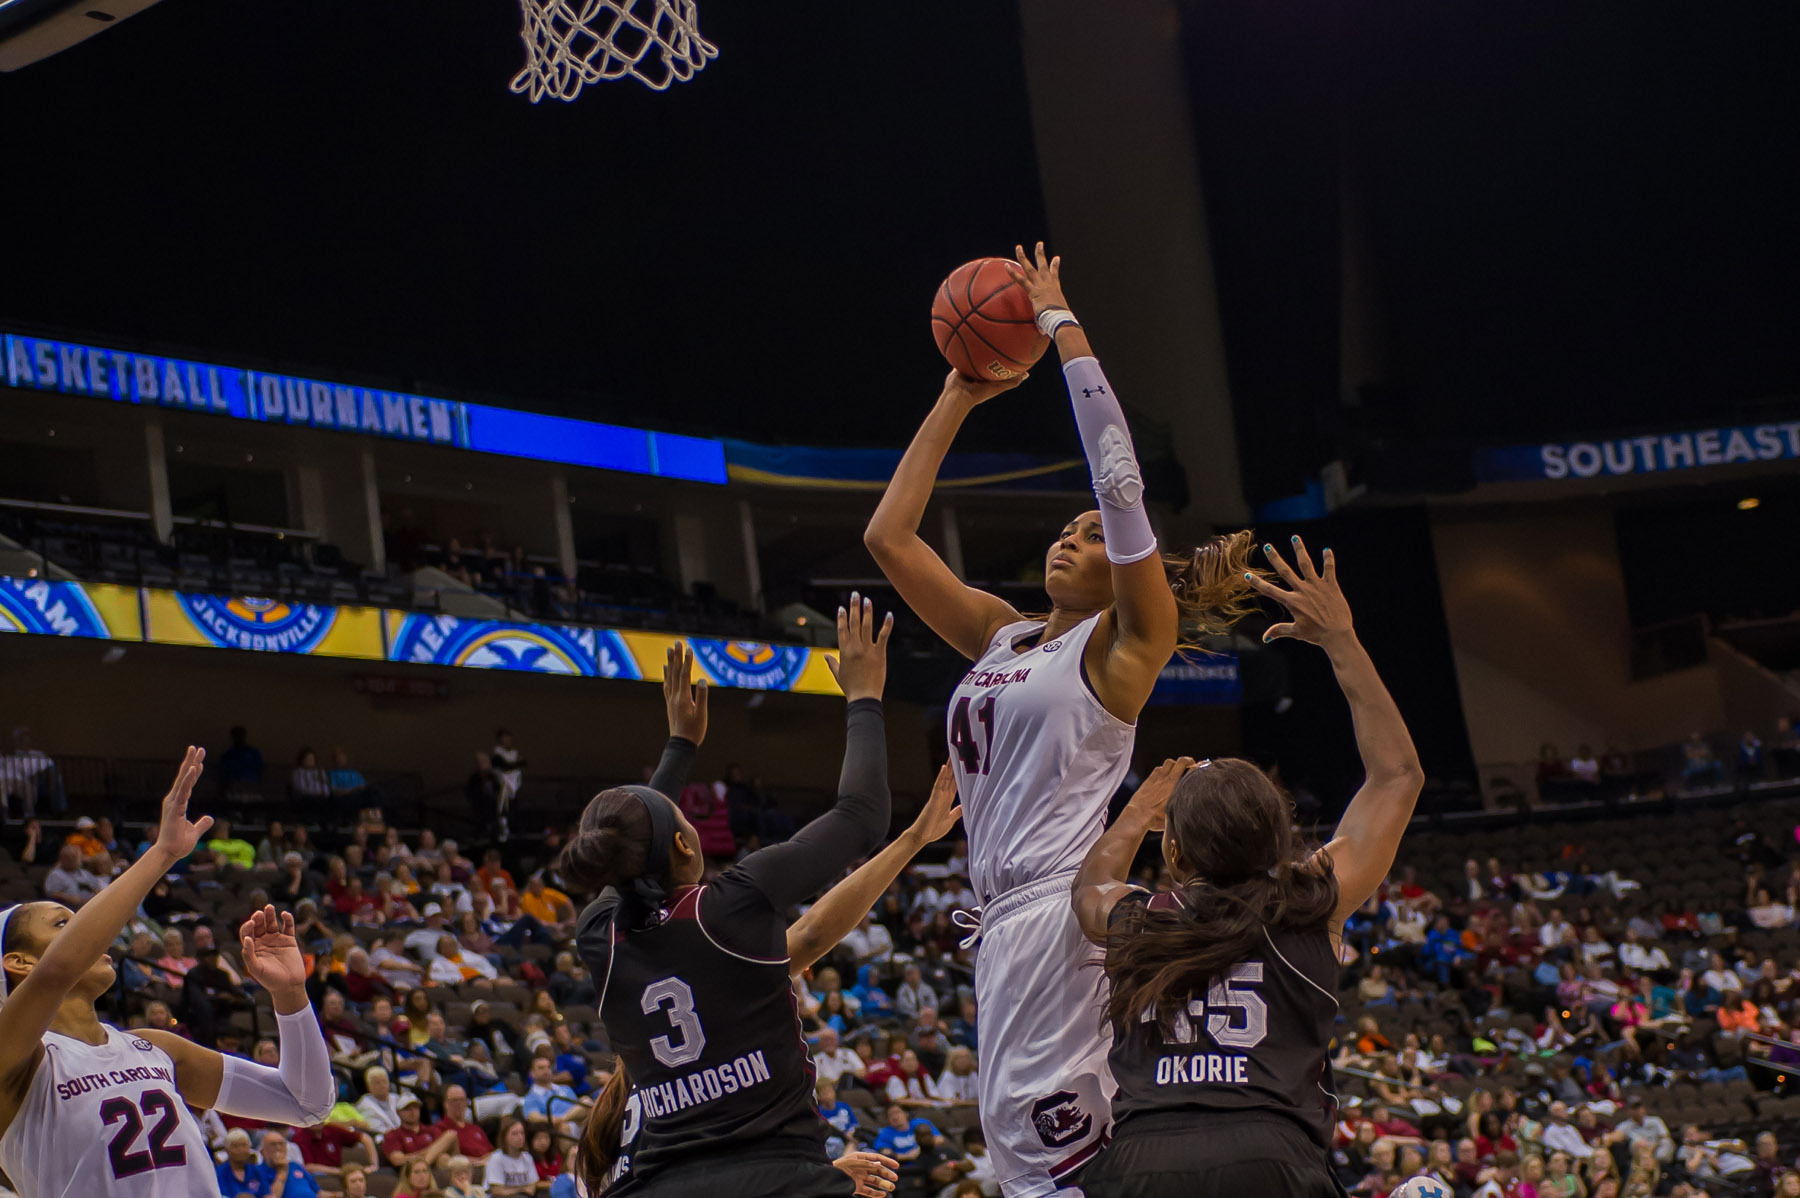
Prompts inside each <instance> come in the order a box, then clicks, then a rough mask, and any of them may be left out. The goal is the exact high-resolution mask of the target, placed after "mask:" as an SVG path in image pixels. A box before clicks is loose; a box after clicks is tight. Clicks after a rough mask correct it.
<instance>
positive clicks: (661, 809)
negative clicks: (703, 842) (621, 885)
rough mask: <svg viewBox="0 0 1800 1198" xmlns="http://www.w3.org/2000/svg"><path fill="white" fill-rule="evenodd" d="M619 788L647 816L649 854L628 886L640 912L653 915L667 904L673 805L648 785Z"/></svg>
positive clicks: (673, 838)
mask: <svg viewBox="0 0 1800 1198" xmlns="http://www.w3.org/2000/svg"><path fill="white" fill-rule="evenodd" d="M621 789H623V790H628V791H630V792H631V793H632V794H633V795H634V796H635V797H636V798H637V801H638V802H640V803H642V804H643V805H644V813H645V814H646V815H648V816H649V817H650V851H649V856H648V857H647V858H646V859H645V861H644V872H643V873H641V874H639V875H638V876H637V877H636V878H634V879H633V880H632V883H631V888H632V890H633V891H634V892H635V893H634V897H635V898H636V899H637V901H638V902H639V903H641V904H642V906H643V911H642V912H641V914H644V915H653V914H656V913H658V912H661V911H662V910H663V909H664V908H666V907H667V906H668V905H669V851H670V850H671V849H673V848H674V847H675V804H674V803H672V802H670V801H669V800H668V799H667V798H664V797H663V795H662V793H661V792H660V791H655V790H651V789H650V788H649V787H648V786H626V787H622V788H621ZM664 918H666V916H665V917H664ZM657 922H658V923H660V922H662V920H661V919H658V920H657Z"/></svg>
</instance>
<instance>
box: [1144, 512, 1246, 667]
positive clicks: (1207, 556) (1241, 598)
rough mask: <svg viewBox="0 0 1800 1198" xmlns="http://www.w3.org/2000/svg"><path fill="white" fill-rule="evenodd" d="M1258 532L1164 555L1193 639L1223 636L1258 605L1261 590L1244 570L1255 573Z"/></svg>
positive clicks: (1223, 537) (1186, 632)
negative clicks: (1254, 562)
mask: <svg viewBox="0 0 1800 1198" xmlns="http://www.w3.org/2000/svg"><path fill="white" fill-rule="evenodd" d="M1255 549H1256V534H1255V533H1254V532H1252V531H1250V530H1249V529H1247V528H1246V529H1243V530H1240V531H1238V532H1233V533H1224V534H1221V535H1219V536H1216V537H1212V538H1209V539H1208V540H1207V541H1206V543H1205V544H1203V545H1201V546H1199V547H1198V548H1197V549H1195V550H1193V551H1192V552H1191V553H1187V554H1164V555H1163V571H1164V572H1165V573H1166V574H1167V575H1168V577H1169V589H1170V590H1171V591H1174V592H1175V606H1176V607H1177V609H1179V610H1180V612H1181V626H1182V632H1183V633H1184V635H1185V636H1186V637H1187V638H1188V639H1189V640H1193V639H1196V638H1198V637H1206V636H1217V635H1219V634H1220V633H1224V632H1228V631H1230V629H1231V627H1232V625H1234V624H1236V623H1237V622H1238V621H1239V620H1241V619H1243V618H1244V617H1245V616H1246V615H1248V614H1250V612H1252V611H1254V610H1255V609H1256V592H1255V591H1253V590H1251V589H1250V584H1249V583H1248V582H1247V581H1245V579H1244V575H1245V574H1249V573H1254V572H1256V571H1255V568H1254V567H1253V566H1252V565H1251V554H1252V553H1253V552H1254V551H1255Z"/></svg>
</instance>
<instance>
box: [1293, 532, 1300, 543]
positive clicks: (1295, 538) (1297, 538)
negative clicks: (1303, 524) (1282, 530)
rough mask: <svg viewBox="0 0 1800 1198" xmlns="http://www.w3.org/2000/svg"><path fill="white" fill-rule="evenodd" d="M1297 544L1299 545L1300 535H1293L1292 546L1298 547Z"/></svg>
mask: <svg viewBox="0 0 1800 1198" xmlns="http://www.w3.org/2000/svg"><path fill="white" fill-rule="evenodd" d="M1299 543H1300V534H1299V533H1295V534H1294V544H1296V545H1298V544H1299Z"/></svg>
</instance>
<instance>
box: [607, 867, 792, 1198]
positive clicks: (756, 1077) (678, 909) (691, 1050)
mask: <svg viewBox="0 0 1800 1198" xmlns="http://www.w3.org/2000/svg"><path fill="white" fill-rule="evenodd" d="M732 880H733V879H732V878H731V875H730V874H729V873H728V874H727V875H726V876H725V877H724V878H721V879H720V881H719V882H718V883H715V884H714V885H713V886H699V887H694V888H692V889H689V890H686V891H681V892H678V893H677V896H676V899H675V901H674V902H673V904H672V905H671V906H670V908H669V918H668V920H667V922H665V923H662V924H660V925H658V926H656V927H650V928H641V929H632V930H630V931H627V930H625V929H624V928H623V927H621V926H620V925H619V924H614V925H613V927H612V933H613V935H612V944H611V950H610V952H606V951H605V950H604V948H602V946H599V945H595V944H594V943H593V942H592V933H590V932H588V930H587V929H585V928H584V929H583V934H582V938H581V951H582V956H583V958H584V959H586V960H588V961H589V964H590V968H594V967H595V966H599V967H600V968H599V969H596V971H595V976H596V977H597V978H602V979H604V980H603V982H602V989H601V992H600V1019H601V1022H603V1023H604V1024H605V1025H606V1033H607V1038H608V1039H609V1040H610V1041H611V1043H612V1045H613V1048H614V1050H615V1051H616V1052H617V1053H618V1054H619V1056H620V1058H621V1059H623V1060H624V1062H625V1065H626V1067H627V1069H628V1070H629V1071H630V1074H631V1083H632V1092H631V1096H630V1098H629V1100H628V1101H627V1105H626V1110H625V1126H624V1128H623V1129H622V1130H621V1133H620V1140H621V1146H622V1149H623V1160H622V1164H623V1166H624V1167H623V1168H622V1169H621V1170H620V1172H619V1180H618V1181H617V1182H616V1183H615V1184H614V1185H613V1186H612V1188H610V1189H608V1191H607V1193H608V1195H609V1196H610V1195H614V1194H619V1195H624V1194H631V1193H635V1192H637V1191H638V1189H639V1187H642V1186H646V1185H648V1184H649V1182H650V1181H651V1180H652V1179H653V1178H654V1177H655V1176H656V1175H657V1174H658V1173H659V1172H660V1171H662V1170H664V1169H667V1168H669V1167H670V1166H672V1165H681V1166H689V1165H694V1164H698V1163H702V1162H706V1161H708V1160H714V1161H716V1160H718V1158H720V1157H721V1156H735V1155H738V1154H750V1155H762V1154H769V1153H781V1152H784V1151H785V1152H787V1153H790V1154H795V1155H797V1156H800V1157H804V1158H808V1159H816V1160H817V1161H818V1162H819V1164H820V1165H821V1166H822V1167H823V1166H824V1165H825V1133H826V1130H827V1129H826V1124H825V1120H824V1117H823V1116H821V1115H820V1114H819V1112H818V1108H817V1107H816V1106H815V1104H814V1100H813V1070H812V1062H811V1059H810V1058H809V1057H808V1055H807V1052H806V1045H805V1041H804V1040H803V1039H802V1037H801V1032H800V1019H799V1012H798V1010H797V1008H796V1006H795V1003H794V991H793V987H792V985H791V984H790V983H789V981H788V963H787V960H786V958H785V956H783V957H776V956H774V955H771V956H769V957H767V958H756V957H752V956H747V955H744V954H742V953H739V952H736V951H733V950H732V949H727V948H725V947H723V946H722V945H721V944H720V940H727V941H729V942H731V943H734V944H735V943H740V942H741V941H740V940H739V939H738V938H734V937H730V936H726V935H724V934H723V929H721V928H710V927H709V926H708V925H706V924H703V923H702V922H701V908H702V905H703V904H704V906H705V907H706V909H707V911H708V913H709V915H711V916H712V917H713V918H722V916H721V914H720V908H721V907H723V906H725V905H726V903H728V902H729V901H730V900H728V899H724V897H723V895H721V896H717V897H718V898H719V899H720V901H716V902H712V901H706V900H707V892H708V891H709V890H711V889H716V888H718V887H719V886H721V885H722V886H725V887H727V888H729V887H730V886H731V884H732ZM762 914H763V915H764V918H765V919H766V920H767V921H768V922H769V923H770V925H771V930H772V933H773V939H774V944H771V946H770V947H771V948H772V949H773V948H774V946H775V945H776V944H785V932H784V931H783V929H782V926H781V922H780V920H779V918H778V917H777V916H776V914H775V913H774V912H773V911H769V910H767V907H766V904H764V905H763V913H762ZM727 922H728V923H729V922H731V921H727ZM715 936H717V937H718V938H717V939H715ZM602 955H603V956H605V957H606V958H607V959H606V960H595V959H594V958H595V957H596V956H602ZM722 1184H724V1183H722ZM725 1189H729V1185H728V1184H727V1185H725ZM721 1192H724V1191H721Z"/></svg>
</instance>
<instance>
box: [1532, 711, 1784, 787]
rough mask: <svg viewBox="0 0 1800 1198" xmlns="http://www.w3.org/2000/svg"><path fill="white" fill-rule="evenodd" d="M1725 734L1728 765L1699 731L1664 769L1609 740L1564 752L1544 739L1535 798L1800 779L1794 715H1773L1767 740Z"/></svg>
mask: <svg viewBox="0 0 1800 1198" xmlns="http://www.w3.org/2000/svg"><path fill="white" fill-rule="evenodd" d="M1729 739H1731V741H1732V743H1731V746H1730V751H1729V753H1728V754H1727V755H1726V756H1728V757H1729V759H1730V763H1731V764H1730V768H1729V769H1727V766H1726V761H1725V760H1723V759H1722V758H1721V755H1720V753H1719V751H1718V750H1717V749H1716V748H1715V746H1714V740H1713V738H1709V737H1707V736H1706V735H1704V734H1702V733H1700V732H1694V733H1692V734H1691V735H1689V736H1688V738H1687V739H1686V740H1684V741H1682V742H1681V744H1680V745H1679V746H1676V747H1675V749H1676V753H1675V759H1674V760H1673V761H1672V762H1671V764H1670V767H1669V768H1667V769H1645V768H1642V767H1641V764H1640V763H1636V762H1634V761H1633V759H1632V757H1631V756H1630V755H1629V754H1627V753H1626V752H1625V751H1624V750H1622V749H1619V748H1618V747H1616V746H1613V745H1608V746H1607V747H1606V750H1605V752H1603V753H1596V752H1594V748H1593V746H1592V745H1588V744H1582V745H1578V746H1577V747H1576V749H1575V753H1574V755H1573V756H1565V755H1564V754H1563V752H1562V750H1560V749H1559V748H1557V746H1555V745H1553V744H1546V745H1543V746H1542V747H1541V748H1540V749H1539V751H1538V762H1537V797H1538V800H1539V801H1540V802H1542V803H1546V804H1559V803H1576V802H1581V801H1584V800H1589V799H1603V800H1610V801H1617V800H1620V799H1624V798H1628V797H1634V796H1635V797H1642V796H1645V795H1649V794H1652V793H1661V792H1666V791H1669V790H1674V791H1677V792H1693V791H1700V790H1705V789H1707V788H1712V787H1720V786H1727V785H1729V786H1735V787H1737V788H1738V789H1744V788H1747V787H1749V786H1751V785H1753V784H1755V783H1759V782H1767V781H1774V780H1779V779H1787V778H1800V727H1797V726H1796V720H1795V719H1794V718H1793V717H1790V716H1782V717H1780V718H1779V719H1778V720H1776V723H1775V728H1774V732H1773V734H1772V735H1771V737H1770V738H1769V740H1768V741H1767V742H1766V743H1765V742H1764V740H1763V738H1762V737H1760V736H1758V735H1757V733H1756V731H1755V730H1754V729H1745V730H1744V732H1743V733H1742V734H1741V735H1739V736H1735V737H1732V738H1729Z"/></svg>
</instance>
